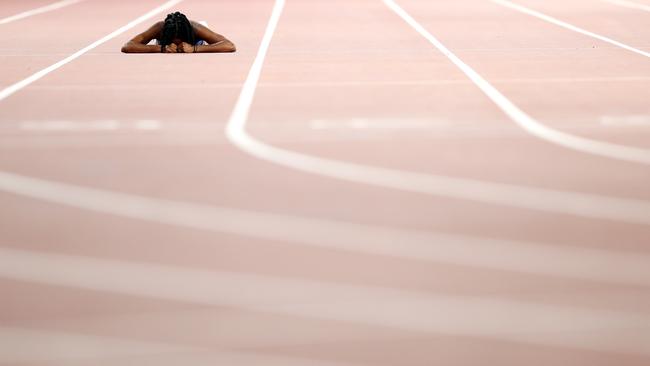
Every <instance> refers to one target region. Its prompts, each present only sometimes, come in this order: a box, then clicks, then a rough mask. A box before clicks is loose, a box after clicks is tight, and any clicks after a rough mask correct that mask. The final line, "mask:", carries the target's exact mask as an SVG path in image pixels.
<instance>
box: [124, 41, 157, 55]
mask: <svg viewBox="0 0 650 366" xmlns="http://www.w3.org/2000/svg"><path fill="white" fill-rule="evenodd" d="M122 52H124V53H160V46H157V45H150V44H142V43H135V42H128V43H127V44H125V45H124V46H123V47H122Z"/></svg>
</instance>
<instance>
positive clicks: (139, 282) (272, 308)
mask: <svg viewBox="0 0 650 366" xmlns="http://www.w3.org/2000/svg"><path fill="white" fill-rule="evenodd" d="M0 262H1V263H3V265H2V266H0V277H2V278H8V279H14V280H20V281H28V282H32V283H41V284H49V285H54V286H66V287H72V288H81V289H87V290H91V291H103V292H108V293H118V294H125V295H129V296H137V297H144V298H154V299H166V300H172V301H183V302H191V303H196V304H205V305H216V306H229V307H235V308H240V309H246V310H252V311H262V312H269V313H273V314H282V315H288V316H292V317H306V318H310V319H319V320H334V321H340V322H345V323H350V324H366V325H372V326H380V327H387V328H390V329H401V330H407V331H416V332H425V333H428V334H431V333H433V334H444V335H468V336H479V337H485V338H488V339H489V338H495V339H505V340H510V341H514V342H518V343H519V342H521V343H531V344H545V345H552V346H556V347H570V348H574V347H575V348H579V349H592V350H609V351H614V350H615V351H619V352H624V353H631V354H639V355H641V354H643V355H648V354H650V349H648V347H646V344H645V343H644V342H630V341H629V334H630V333H629V332H630V330H633V331H634V334H635V336H636V337H637V338H639V337H640V338H639V339H643V338H647V336H648V334H649V333H650V319H649V318H648V316H647V314H646V313H641V312H635V313H632V312H628V311H619V310H601V309H589V308H581V307H578V306H567V305H554V304H539V303H535V302H527V301H520V300H516V299H508V298H504V297H497V296H467V295H463V296H459V295H447V294H438V293H431V292H424V291H413V290H402V289H394V288H388V287H379V286H362V285H351V284H340V283H333V282H325V281H316V280H308V279H301V278H289V277H280V276H273V275H256V274H247V273H234V272H227V271H215V270H203V269H190V268H182V267H176V266H168V265H159V264H153V263H138V262H128V261H117V260H106V259H97V258H91V257H83V256H72V255H60V254H52V253H45V252H34V251H25V250H16V249H9V248H0ZM621 331H622V333H624V334H627V335H628V337H613V335H617V334H618V332H621ZM626 332H627V333H626Z"/></svg>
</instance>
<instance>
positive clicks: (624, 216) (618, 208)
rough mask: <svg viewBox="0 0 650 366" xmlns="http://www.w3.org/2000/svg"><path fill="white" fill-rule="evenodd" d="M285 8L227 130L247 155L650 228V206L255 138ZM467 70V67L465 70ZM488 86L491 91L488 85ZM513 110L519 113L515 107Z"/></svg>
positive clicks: (276, 14) (389, 184) (274, 18)
mask: <svg viewBox="0 0 650 366" xmlns="http://www.w3.org/2000/svg"><path fill="white" fill-rule="evenodd" d="M283 7H284V0H278V1H276V3H275V6H274V8H273V13H272V15H271V18H270V21H269V24H268V26H267V29H266V32H265V34H264V38H263V39H262V43H261V44H260V48H259V50H258V53H257V56H256V58H255V61H254V62H253V65H252V67H251V69H250V72H249V73H248V77H247V78H246V81H245V82H244V86H243V88H242V90H241V93H240V95H239V98H238V100H237V103H236V105H235V108H234V110H233V112H232V115H231V116H230V119H229V121H228V125H227V127H226V134H227V136H228V139H229V140H230V141H231V142H232V143H233V144H235V145H236V146H238V147H239V148H241V149H242V150H244V151H245V152H247V153H249V154H251V155H253V156H255V157H257V158H260V159H263V160H266V161H270V162H273V163H276V164H279V165H283V166H286V167H290V168H293V169H296V170H300V171H303V172H308V173H313V174H318V175H323V176H328V177H332V178H337V179H343V180H347V181H351V182H356V183H364V184H370V185H375V186H380V187H386V188H393V189H398V190H403V191H408V192H417V193H425V194H431V195H438V196H445V197H453V198H460V199H469V200H475V201H479V202H485V203H491V204H499V205H505V206H510V207H517V208H524V209H534V210H540V211H545V212H552V213H562V214H571V215H577V216H584V217H591V218H598V219H608V220H617V221H626V222H634V223H641V224H645V225H648V224H650V202H647V201H638V200H628V199H621V198H613V197H603V196H598V195H589V194H581V193H570V192H560V191H553V190H544V189H535V188H525V187H521V186H515V185H507V184H497V183H487V182H481V181H474V180H470V179H460V178H452V177H445V176H438V175H428V174H420V173H413V172H405V171H400V170H393V169H384V168H376V167H370V166H366V165H360V164H352V163H347V162H342V161H336V160H329V159H323V158H318V157H314V156H310V155H305V154H301V153H298V152H294V151H288V150H283V149H280V148H277V147H273V146H270V145H267V144H265V143H263V142H261V141H258V140H256V139H254V138H253V137H251V136H250V135H249V134H248V133H247V132H246V122H247V119H248V114H249V111H250V108H251V105H252V103H253V99H254V97H255V90H256V88H257V84H258V82H259V78H260V75H261V73H262V66H263V64H264V60H265V58H266V55H267V52H268V49H269V46H270V44H271V40H272V38H273V33H274V32H275V29H276V27H277V24H278V22H279V19H280V16H281V14H282V10H283ZM416 24H417V23H416ZM420 28H421V27H420ZM436 42H437V41H436ZM458 62H460V60H458ZM463 65H464V64H463ZM465 67H467V66H466V65H465ZM470 70H471V69H470ZM481 80H482V79H481ZM483 84H487V82H485V81H483ZM487 85H488V87H489V88H491V86H489V84H487ZM496 93H498V92H496ZM492 94H494V93H492ZM498 95H501V94H498ZM501 98H503V99H504V100H505V101H507V99H505V97H503V96H501ZM507 102H508V103H510V102H509V101H507ZM512 108H515V109H516V107H514V106H513V107H512ZM512 108H511V109H512ZM517 110H518V109H517ZM521 113H523V112H521Z"/></svg>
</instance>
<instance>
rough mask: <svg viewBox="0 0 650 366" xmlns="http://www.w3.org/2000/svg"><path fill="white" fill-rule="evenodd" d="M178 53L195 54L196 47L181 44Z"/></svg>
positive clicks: (184, 43) (185, 43)
mask: <svg viewBox="0 0 650 366" xmlns="http://www.w3.org/2000/svg"><path fill="white" fill-rule="evenodd" d="M178 52H182V53H194V46H192V45H191V44H189V43H187V42H183V43H181V45H180V46H178Z"/></svg>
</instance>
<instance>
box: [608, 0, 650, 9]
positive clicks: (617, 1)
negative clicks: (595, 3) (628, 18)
mask: <svg viewBox="0 0 650 366" xmlns="http://www.w3.org/2000/svg"><path fill="white" fill-rule="evenodd" d="M602 1H603V2H606V3H610V4H614V5H618V6H622V7H625V8H630V9H638V10H645V11H650V5H645V4H639V3H635V2H632V1H627V0H602Z"/></svg>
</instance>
